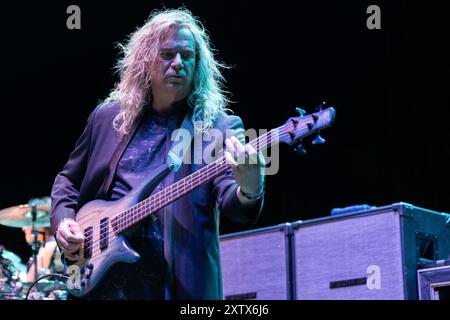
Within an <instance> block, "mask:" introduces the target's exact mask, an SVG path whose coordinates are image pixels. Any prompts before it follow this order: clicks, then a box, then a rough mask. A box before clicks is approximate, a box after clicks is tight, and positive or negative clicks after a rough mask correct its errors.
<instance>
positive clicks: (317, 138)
mask: <svg viewBox="0 0 450 320" xmlns="http://www.w3.org/2000/svg"><path fill="white" fill-rule="evenodd" d="M325 141H326V140H325V139H324V138H322V137H321V136H320V131H317V136H316V138H315V139H314V140H313V141H312V144H324V143H325Z"/></svg>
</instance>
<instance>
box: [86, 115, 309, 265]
mask: <svg viewBox="0 0 450 320" xmlns="http://www.w3.org/2000/svg"><path fill="white" fill-rule="evenodd" d="M302 125H303V124H300V123H299V124H297V128H296V129H297V130H298V129H299V128H298V127H300V130H304V129H307V128H308V125H304V126H303V127H302ZM292 127H294V125H293V124H289V125H284V126H281V127H279V128H275V129H273V130H271V131H269V132H267V133H265V134H264V135H261V136H260V137H259V138H257V139H254V140H253V141H251V142H249V144H252V146H253V144H256V146H259V149H260V150H258V151H261V149H264V148H266V147H267V146H268V145H269V144H270V143H268V141H267V140H268V139H264V138H266V136H268V135H270V134H272V133H275V130H278V131H281V132H282V133H281V134H278V136H279V137H280V138H287V137H288V136H289V135H290V130H291V129H292ZM311 133H313V132H312V131H311ZM261 140H263V141H262V142H261ZM253 147H255V146H253ZM224 161H225V157H224V156H221V157H220V158H219V159H217V160H216V161H214V162H213V163H211V164H209V165H207V166H206V167H208V166H209V168H207V169H206V170H205V171H204V172H202V173H201V176H200V180H199V181H200V183H199V184H198V185H197V186H195V187H194V188H193V189H195V188H196V187H198V186H199V185H201V184H203V183H204V182H206V181H208V180H210V179H213V178H214V177H215V176H214V175H220V173H221V171H222V170H226V169H228V164H227V163H226V162H224ZM199 171H201V169H200V170H199ZM199 171H197V172H199ZM195 173H196V172H195ZM195 173H193V174H192V175H190V176H193V175H194V174H195ZM211 173H212V175H211V176H210V174H211ZM205 175H208V176H207V177H206V178H205V177H204V176H205ZM188 177H189V176H188ZM186 178H187V177H185V178H183V179H181V180H179V181H178V182H176V183H175V184H177V183H180V184H181V186H183V187H184V186H185V185H186V183H187V184H188V185H187V187H190V185H189V184H192V183H193V182H192V181H191V182H186V181H183V180H184V179H186ZM191 179H192V178H191ZM175 184H174V185H175ZM172 186H173V185H172ZM172 186H169V187H168V188H166V189H169V188H171V187H172ZM178 188H179V187H178ZM166 189H164V190H161V191H159V192H158V193H156V194H155V195H154V196H155V198H152V197H149V198H147V199H145V200H143V201H141V203H143V202H145V201H149V200H151V201H152V204H158V205H160V204H161V203H160V201H161V200H162V201H163V202H164V200H168V199H169V198H168V197H167V195H166V193H167V191H165V190H166ZM193 189H192V190H193ZM192 190H189V191H187V192H186V193H185V194H183V195H179V196H178V195H176V196H178V198H179V197H182V196H184V195H186V194H187V193H189V192H190V191H192ZM159 193H160V194H159ZM158 194H159V195H158ZM157 195H158V196H157ZM156 196H157V197H156ZM169 200H170V199H169ZM175 200H177V198H175V199H174V200H171V201H170V202H169V203H172V202H173V201H175ZM141 203H140V204H141ZM169 203H168V204H169ZM146 205H148V203H146V204H144V205H141V207H140V208H144V207H145V206H146ZM165 205H167V204H165ZM135 207H137V205H135V206H134V207H131V208H129V209H127V210H125V211H124V212H121V213H119V214H118V215H116V216H115V217H114V218H113V219H115V218H117V217H118V216H120V215H121V214H123V213H125V212H127V211H128V210H130V209H132V208H135ZM163 207H164V206H163ZM159 209H161V208H157V206H156V207H155V208H154V209H153V210H154V212H156V211H157V210H159ZM154 212H152V213H147V215H146V216H144V217H139V218H137V219H136V221H134V223H136V222H138V221H140V220H143V219H145V218H146V217H148V216H150V215H151V214H153V213H154ZM133 218H135V217H134V216H133V213H132V214H131V216H130V217H127V219H128V220H125V221H122V224H123V223H125V222H127V223H129V222H130V221H132V219H133ZM113 219H111V220H113ZM110 227H111V228H110ZM127 228H128V227H126V228H125V229H122V230H120V231H119V232H118V233H120V232H123V231H125V230H126V229H127ZM111 235H116V229H114V228H112V221H110V223H109V224H108V235H107V236H108V241H109V238H110V236H111ZM102 236H103V237H104V238H106V235H105V233H100V237H102ZM92 241H94V239H93V237H92ZM100 242H101V241H100V240H98V241H97V243H94V244H93V245H92V243H91V241H85V242H84V243H85V245H86V244H89V245H92V246H91V247H90V249H91V250H92V254H91V256H94V252H96V254H95V255H96V256H100V255H102V252H103V251H102V250H101V249H100ZM99 250H100V253H98V251H99Z"/></svg>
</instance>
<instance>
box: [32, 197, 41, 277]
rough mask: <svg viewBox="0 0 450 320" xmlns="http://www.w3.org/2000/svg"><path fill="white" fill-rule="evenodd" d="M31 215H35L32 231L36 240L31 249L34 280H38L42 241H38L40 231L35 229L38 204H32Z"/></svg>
mask: <svg viewBox="0 0 450 320" xmlns="http://www.w3.org/2000/svg"><path fill="white" fill-rule="evenodd" d="M31 215H32V217H33V220H32V224H31V232H32V234H33V236H34V240H33V243H32V245H31V250H32V253H33V264H34V281H36V280H37V278H38V261H37V254H38V251H39V248H40V246H41V243H40V242H39V241H38V234H39V231H37V230H36V229H35V222H36V215H37V211H36V205H35V204H33V205H32V206H31Z"/></svg>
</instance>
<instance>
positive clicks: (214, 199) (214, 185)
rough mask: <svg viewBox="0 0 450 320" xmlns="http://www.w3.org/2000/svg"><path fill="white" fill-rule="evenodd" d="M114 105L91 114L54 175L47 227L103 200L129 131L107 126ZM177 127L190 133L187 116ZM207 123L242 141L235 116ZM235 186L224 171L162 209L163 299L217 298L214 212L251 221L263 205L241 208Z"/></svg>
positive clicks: (187, 168)
mask: <svg viewBox="0 0 450 320" xmlns="http://www.w3.org/2000/svg"><path fill="white" fill-rule="evenodd" d="M119 108H120V107H119V104H118V103H114V104H104V105H100V106H98V107H97V108H96V109H95V110H94V111H93V112H92V113H91V115H90V116H89V119H88V123H87V126H86V128H85V129H84V131H83V133H82V135H81V137H80V138H79V139H78V141H77V143H76V146H75V149H74V151H73V152H72V153H71V154H70V157H69V160H68V161H67V163H66V165H65V166H64V168H63V170H62V171H61V172H60V173H59V174H58V175H57V176H56V178H55V182H54V184H53V188H52V193H51V196H52V211H51V224H52V229H53V231H55V228H56V227H57V226H58V223H59V222H60V221H61V220H62V219H63V218H75V216H76V212H77V211H78V210H79V208H81V207H82V206H83V205H84V204H86V203H87V202H89V201H91V200H95V199H105V200H106V199H108V192H109V190H110V187H111V183H112V180H113V178H114V174H115V170H116V168H117V165H118V162H119V160H120V157H121V156H122V154H123V152H124V151H125V148H126V147H127V145H128V143H129V142H130V140H131V138H132V136H133V134H134V131H133V130H132V131H133V132H130V133H129V134H128V135H126V136H122V137H121V136H120V135H119V134H118V133H117V131H116V130H115V129H114V128H113V126H112V122H113V119H114V117H115V116H116V115H117V113H118V112H119ZM182 127H183V128H185V129H187V130H189V131H190V132H191V134H193V132H194V131H193V125H192V122H191V121H190V120H189V118H188V116H186V118H185V119H184V121H183V124H182ZM213 127H214V128H216V129H219V130H220V131H222V132H223V137H225V130H226V129H232V130H233V132H234V134H235V135H236V137H238V138H239V139H240V140H241V142H243V141H245V140H244V128H243V124H242V121H241V119H240V118H239V117H237V116H230V115H227V114H225V113H221V114H220V115H219V116H218V117H217V118H216V120H215V122H214V125H213ZM135 129H136V127H135ZM135 129H134V130H135ZM224 139H225V138H224ZM208 143H214V141H213V142H205V141H204V142H203V150H204V149H205V147H206V146H207V145H208ZM192 149H193V148H192ZM191 152H192V154H191V158H192V159H194V154H193V151H191ZM204 165H205V164H204V163H203V164H183V165H182V166H181V168H180V169H179V170H178V171H177V172H175V173H171V174H170V175H169V176H171V177H170V178H169V179H168V180H169V181H170V180H172V181H177V180H179V179H181V178H183V177H184V176H186V175H189V174H190V173H192V172H194V171H196V170H198V169H199V168H201V167H202V166H204ZM165 181H166V180H165ZM167 186H168V185H167ZM237 187H238V186H237V183H236V180H235V178H234V176H233V174H232V172H231V170H228V171H227V172H226V173H225V174H223V175H221V176H219V177H217V178H215V179H214V180H212V181H210V182H208V183H206V184H204V185H202V186H200V187H198V188H196V189H195V190H193V191H192V192H191V193H189V194H187V195H185V196H184V197H182V198H180V199H178V200H177V201H175V202H173V203H172V204H170V205H169V206H167V207H166V208H165V209H164V210H165V211H164V226H165V234H164V244H165V256H166V260H167V263H168V266H169V272H170V274H171V280H170V282H171V283H170V289H169V290H170V296H169V298H173V299H222V277H221V266H220V248H219V220H220V215H224V216H226V217H228V218H230V219H231V220H233V221H236V222H239V223H254V222H256V220H257V218H258V216H259V214H260V212H261V209H262V205H263V200H262V199H261V200H260V201H259V202H258V203H257V205H256V206H255V207H254V208H251V209H245V208H243V207H242V206H241V205H240V203H239V202H238V199H237V196H236V190H237Z"/></svg>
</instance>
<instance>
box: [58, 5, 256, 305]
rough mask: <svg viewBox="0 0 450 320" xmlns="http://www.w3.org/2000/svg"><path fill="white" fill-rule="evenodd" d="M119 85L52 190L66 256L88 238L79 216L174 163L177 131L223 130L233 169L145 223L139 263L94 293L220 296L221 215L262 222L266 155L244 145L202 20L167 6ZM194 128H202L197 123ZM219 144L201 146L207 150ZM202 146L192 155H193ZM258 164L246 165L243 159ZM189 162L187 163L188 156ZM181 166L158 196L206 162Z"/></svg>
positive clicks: (114, 271) (123, 62)
mask: <svg viewBox="0 0 450 320" xmlns="http://www.w3.org/2000/svg"><path fill="white" fill-rule="evenodd" d="M121 48H122V51H123V56H122V57H121V59H120V60H119V62H118V63H117V69H118V71H119V74H120V81H119V82H118V83H117V85H116V86H115V88H114V89H113V90H112V91H111V93H110V94H109V96H108V97H107V99H106V100H105V101H104V103H102V104H101V105H99V106H98V107H97V108H96V109H95V110H94V111H93V112H92V114H91V115H90V117H89V119H88V124H87V126H86V128H85V130H84V132H83V134H82V135H81V137H80V138H79V140H78V141H77V144H76V147H75V150H74V151H73V152H72V153H71V155H70V157H69V160H68V162H67V163H66V165H65V166H64V168H63V170H62V171H61V172H60V173H59V174H58V175H57V177H56V179H55V182H54V185H53V189H52V217H51V221H52V229H53V231H54V232H55V234H56V240H57V242H58V245H59V246H60V248H61V249H62V251H63V253H64V256H65V259H68V260H70V261H76V260H77V259H78V258H79V249H80V246H81V244H82V243H83V241H84V235H83V232H82V230H81V229H80V227H79V225H78V223H77V222H76V213H77V211H78V210H79V209H80V208H81V207H82V206H83V205H84V204H86V203H87V202H89V201H91V200H94V199H104V200H118V199H120V198H122V197H124V196H126V195H127V194H128V193H129V192H130V191H132V190H133V189H135V188H137V187H138V186H139V185H141V184H142V183H143V181H145V178H146V177H147V176H149V175H150V174H151V173H152V172H154V171H155V170H156V168H158V167H160V166H161V165H164V164H165V163H167V162H169V160H170V159H169V158H170V157H168V154H170V151H171V148H172V147H173V143H172V139H171V137H172V133H174V131H175V130H177V129H179V128H183V129H186V130H187V131H188V132H190V133H191V134H192V135H196V134H200V135H202V134H208V132H210V130H212V129H215V130H219V131H220V132H221V133H222V134H223V136H225V131H226V130H232V132H233V134H234V135H233V136H232V137H231V138H228V139H224V140H225V143H223V140H221V141H220V144H221V145H220V148H223V147H225V149H226V151H225V157H226V159H227V163H228V164H229V168H228V170H227V171H226V172H225V173H224V174H222V175H220V176H218V177H216V178H214V179H213V180H211V181H209V182H207V183H205V184H203V185H201V186H199V187H197V188H196V189H194V190H193V191H191V192H190V193H188V194H187V195H185V196H183V197H181V198H179V199H178V200H176V201H175V202H173V203H171V204H170V205H168V206H166V207H165V208H163V209H160V210H159V211H158V212H157V213H156V214H154V215H153V216H152V218H150V219H149V218H147V219H145V220H144V221H142V222H141V223H140V224H139V226H138V227H137V228H136V230H133V232H131V233H130V235H129V236H128V238H127V240H128V241H129V243H130V244H131V246H132V247H133V248H134V249H135V250H136V251H137V252H139V254H140V255H141V259H140V260H139V261H138V262H136V263H132V264H126V263H118V264H116V265H114V266H113V267H112V268H111V269H110V270H109V272H108V274H107V276H106V277H105V278H104V281H103V282H102V283H101V284H100V285H99V287H98V288H96V290H95V291H94V292H93V293H92V294H90V295H89V297H90V298H97V299H221V298H222V283H221V281H222V280H221V267H220V250H219V234H218V232H219V219H220V215H224V216H227V217H229V218H230V219H232V220H234V221H237V222H240V223H251V222H254V221H256V219H257V218H258V216H259V213H260V211H261V208H262V203H263V194H264V177H263V162H264V161H263V159H261V157H260V156H257V152H256V150H255V149H254V148H253V147H252V146H251V145H249V144H248V145H245V138H244V128H243V124H242V121H241V119H240V118H239V117H237V116H230V115H227V114H226V112H225V111H226V106H227V104H228V102H229V101H228V99H227V98H226V95H225V92H224V90H223V81H224V79H223V76H222V74H221V71H220V70H221V69H222V68H223V67H225V66H224V65H223V64H221V63H219V62H218V61H217V60H216V59H215V57H214V54H213V51H212V48H211V45H210V41H209V37H208V35H207V33H206V31H205V29H204V28H203V26H202V24H201V23H200V22H199V21H198V19H196V18H195V17H194V16H193V15H192V14H191V13H190V12H189V11H188V10H187V9H176V10H162V11H155V12H153V13H152V14H151V16H150V18H149V20H148V21H147V22H146V23H145V24H144V25H143V26H142V27H141V28H139V29H138V30H137V31H136V32H134V33H133V34H132V35H131V36H130V38H129V40H128V41H127V43H126V44H125V45H122V46H121ZM194 124H195V125H194ZM214 143H216V144H217V143H218V142H217V141H211V140H208V141H202V144H203V147H204V148H205V147H207V146H208V145H210V144H214ZM194 149H195V148H192V149H189V151H188V152H193V150H194ZM242 156H243V157H244V158H245V159H259V160H258V161H253V162H251V161H246V162H244V163H241V162H239V161H237V159H241V158H242ZM182 158H183V157H182ZM205 165H206V164H205V161H202V163H185V162H183V163H182V164H180V165H179V166H178V167H177V168H176V169H174V170H173V171H172V172H171V173H170V174H168V175H167V176H166V177H165V178H164V179H163V180H162V182H161V183H160V184H159V185H158V186H157V187H156V188H155V190H153V191H154V192H156V191H158V190H162V189H164V188H165V187H168V186H169V185H171V184H172V183H173V182H174V181H178V180H179V179H181V178H183V177H185V176H187V175H189V174H191V173H192V172H194V171H196V170H198V169H200V168H202V167H203V166H205Z"/></svg>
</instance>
